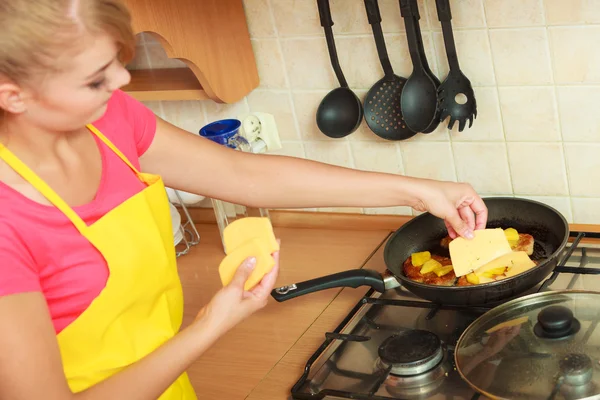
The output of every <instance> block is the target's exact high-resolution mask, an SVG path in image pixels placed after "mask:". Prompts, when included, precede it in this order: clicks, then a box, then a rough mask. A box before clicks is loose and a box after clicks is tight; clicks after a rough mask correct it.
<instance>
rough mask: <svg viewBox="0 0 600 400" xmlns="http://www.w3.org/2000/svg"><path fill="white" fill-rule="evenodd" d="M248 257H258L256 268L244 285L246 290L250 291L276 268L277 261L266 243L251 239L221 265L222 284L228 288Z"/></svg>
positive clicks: (230, 254)
mask: <svg viewBox="0 0 600 400" xmlns="http://www.w3.org/2000/svg"><path fill="white" fill-rule="evenodd" d="M248 257H256V267H255V268H254V271H252V274H250V277H249V278H248V280H247V281H246V283H245V285H244V290H250V289H252V288H253V287H254V286H256V284H257V283H259V282H260V281H261V279H262V278H263V277H264V276H265V274H267V273H268V272H269V271H271V269H273V267H274V266H275V259H274V258H273V256H271V252H270V251H269V248H268V247H267V245H265V243H264V242H263V241H262V240H260V239H250V240H248V241H246V242H245V243H244V244H242V245H241V246H239V247H237V248H236V249H235V250H232V251H231V252H230V253H229V254H228V255H227V256H226V257H225V258H224V259H223V260H222V261H221V264H220V265H219V275H220V276H221V283H223V286H227V285H228V284H229V283H230V282H231V280H232V279H233V276H234V275H235V273H236V271H237V269H238V268H239V267H240V265H241V264H242V263H243V262H244V260H246V259H247V258H248Z"/></svg>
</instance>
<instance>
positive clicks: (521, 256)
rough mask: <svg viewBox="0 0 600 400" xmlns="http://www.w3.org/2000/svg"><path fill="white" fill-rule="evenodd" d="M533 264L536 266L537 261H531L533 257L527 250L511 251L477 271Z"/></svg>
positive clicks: (528, 266)
mask: <svg viewBox="0 0 600 400" xmlns="http://www.w3.org/2000/svg"><path fill="white" fill-rule="evenodd" d="M532 266H535V263H534V262H533V261H531V258H529V256H528V255H527V253H526V252H524V251H511V252H510V253H507V254H504V255H501V256H500V257H498V258H496V259H494V260H492V261H490V262H489V263H487V264H485V265H484V266H482V267H480V268H478V269H477V270H476V271H475V273H476V274H478V275H479V274H482V273H484V272H487V271H489V270H492V269H496V268H502V267H506V268H508V269H509V270H511V269H513V268H531V267H532ZM513 275H514V274H513Z"/></svg>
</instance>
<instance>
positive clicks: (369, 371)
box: [292, 232, 600, 400]
mask: <svg viewBox="0 0 600 400" xmlns="http://www.w3.org/2000/svg"><path fill="white" fill-rule="evenodd" d="M570 237H571V240H570V243H569V245H567V247H566V248H565V250H564V252H563V254H562V255H561V257H560V258H559V260H560V262H559V263H558V266H557V267H556V268H555V270H554V272H553V273H552V274H551V275H550V276H549V277H548V278H547V279H546V280H545V281H543V282H541V283H540V284H539V285H538V286H536V287H535V288H532V289H531V290H529V291H528V292H526V293H522V294H521V295H520V296H524V295H527V294H532V293H535V292H540V291H549V290H564V289H574V290H599V288H600V244H598V243H600V242H596V243H593V242H588V240H587V239H600V233H592V232H571V233H570ZM386 242H387V238H386V240H385V241H384V242H383V243H382V244H381V245H380V246H379V247H378V248H377V249H376V250H375V251H374V252H373V254H372V255H371V256H370V257H369V258H368V259H367V260H366V262H365V263H364V264H363V266H362V268H365V269H375V270H378V271H383V270H384V269H385V263H384V259H383V250H384V248H385V243H386ZM583 275H586V276H585V279H584V276H583ZM344 290H355V289H344ZM358 290H360V289H358ZM507 301H508V300H507ZM490 309H491V306H486V307H462V306H444V305H439V304H434V303H431V302H429V301H426V300H423V299H421V298H419V297H417V296H415V295H414V294H412V293H410V292H408V291H406V290H404V289H402V288H401V287H400V288H396V289H390V290H387V291H386V292H385V293H377V292H375V291H374V290H372V289H371V290H369V291H368V292H366V294H365V295H364V297H362V298H361V299H360V301H359V302H358V303H357V304H356V305H355V306H354V308H353V309H352V310H350V312H349V314H348V316H347V317H346V318H345V319H344V320H343V321H342V322H341V323H340V325H339V326H338V327H337V328H336V329H335V330H334V331H333V332H326V333H325V340H324V342H323V344H322V345H321V346H320V347H319V348H318V349H317V351H316V352H315V353H314V354H313V355H312V357H311V358H310V359H309V360H308V362H307V363H306V368H305V372H304V374H303V375H302V376H301V377H300V379H299V380H298V381H297V382H296V384H295V385H294V386H293V388H292V398H293V399H298V400H304V399H311V400H312V399H364V400H366V399H368V400H384V399H385V400H388V399H406V400H409V399H411V400H412V399H453V400H461V399H482V400H483V399H487V398H486V397H484V396H480V395H479V394H478V393H476V392H475V391H474V390H473V389H472V388H471V387H470V386H469V385H468V384H467V383H466V382H465V381H464V380H463V379H462V378H461V376H460V374H459V372H458V371H457V370H456V368H455V365H454V349H455V346H456V343H457V341H458V339H459V337H460V336H461V334H462V333H463V331H464V330H465V329H466V328H467V327H468V326H469V325H470V324H471V323H472V322H473V321H475V320H476V319H477V318H478V317H479V316H481V315H482V314H483V313H485V312H486V311H488V310H490ZM596 325H597V324H593V325H592V327H590V328H589V329H595V328H596Z"/></svg>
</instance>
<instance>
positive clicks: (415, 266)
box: [404, 251, 456, 286]
mask: <svg viewBox="0 0 600 400" xmlns="http://www.w3.org/2000/svg"><path fill="white" fill-rule="evenodd" d="M404 274H405V275H406V276H407V277H408V278H409V279H412V280H413V281H416V282H421V283H427V284H430V285H437V286H453V285H454V282H456V275H454V269H453V268H452V261H450V258H448V257H442V256H437V255H431V254H430V253H429V252H428V251H424V252H421V253H414V254H413V255H412V256H411V257H409V258H408V259H407V260H406V261H405V262H404Z"/></svg>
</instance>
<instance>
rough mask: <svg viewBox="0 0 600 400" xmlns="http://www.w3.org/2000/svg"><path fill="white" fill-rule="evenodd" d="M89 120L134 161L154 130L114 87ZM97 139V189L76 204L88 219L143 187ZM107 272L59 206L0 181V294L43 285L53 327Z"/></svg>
mask: <svg viewBox="0 0 600 400" xmlns="http://www.w3.org/2000/svg"><path fill="white" fill-rule="evenodd" d="M93 124H94V125H95V126H96V127H97V128H98V129H99V130H100V131H101V132H102V133H104V135H106V137H108V139H109V140H110V141H111V142H113V143H114V144H115V145H116V146H117V147H118V148H119V150H121V152H123V153H124V154H125V156H126V157H127V158H128V159H129V160H130V161H131V162H132V163H133V165H134V166H135V167H136V168H139V160H138V159H139V157H140V156H141V155H142V154H144V152H145V151H146V150H147V149H148V147H150V144H151V142H152V139H153V138H154V134H155V131H156V117H155V116H154V114H153V113H152V111H150V110H149V109H148V108H146V107H145V106H144V105H143V104H142V103H140V102H138V101H136V100H135V99H133V98H131V97H130V96H128V95H127V94H125V93H123V92H121V91H116V92H115V93H114V94H113V96H112V98H111V100H110V101H109V103H108V107H107V110H106V113H105V114H104V116H103V117H102V118H101V119H100V120H98V121H96V122H94V123H93ZM90 135H92V133H91V132H90ZM96 143H97V145H98V147H99V149H100V153H101V155H102V163H103V168H102V178H101V182H100V186H99V189H98V192H97V194H96V197H95V198H94V200H93V201H92V202H91V203H88V204H85V205H83V206H80V207H75V208H74V210H75V212H77V214H79V216H80V217H81V218H82V219H83V220H84V221H85V222H86V223H88V224H92V223H94V222H95V221H96V220H98V219H99V218H100V217H101V216H103V215H104V214H105V213H107V212H108V211H110V210H111V209H112V208H114V207H115V206H117V205H118V204H120V203H122V202H123V201H125V200H126V199H128V198H129V197H131V196H132V195H134V194H135V193H137V192H139V191H140V190H141V189H142V188H143V185H142V183H141V182H140V181H139V180H138V179H137V177H136V176H135V175H134V174H133V172H132V171H131V169H130V168H129V167H128V166H127V165H126V164H125V163H124V162H123V161H122V160H121V159H119V158H118V157H117V156H116V155H115V154H114V153H113V152H112V151H111V150H110V149H109V148H108V147H106V146H105V145H104V144H103V143H102V142H101V141H100V140H99V139H97V138H96ZM107 278H108V267H107V265H106V263H105V262H104V259H103V258H102V257H101V256H100V254H99V253H98V252H97V251H96V249H95V248H94V247H93V246H92V245H91V244H90V243H89V242H88V241H87V240H86V239H85V238H84V237H83V236H81V235H80V234H79V232H78V231H77V230H76V229H75V227H74V226H73V225H72V224H71V222H70V221H69V220H68V219H67V218H66V217H65V216H64V215H63V214H62V213H61V212H60V211H59V210H58V209H56V208H54V207H53V206H45V205H42V204H38V203H36V202H34V201H32V200H29V199H28V198H26V197H24V196H22V195H21V194H20V193H18V192H17V191H15V190H13V189H12V188H10V187H8V186H7V185H5V184H4V183H2V182H0V296H7V295H11V294H16V293H23V292H41V293H43V295H44V297H45V298H46V302H47V303H48V309H49V311H50V316H51V318H52V322H53V323H54V327H55V330H56V332H57V333H58V332H60V331H61V330H62V329H63V328H64V327H66V326H67V325H69V324H70V323H71V322H72V321H74V320H75V319H76V318H77V317H78V316H79V315H80V314H81V313H82V312H83V311H84V310H85V309H86V308H87V307H88V306H89V304H90V303H91V302H92V301H93V300H94V298H96V296H97V295H98V294H99V293H100V291H101V290H102V289H103V288H104V286H105V284H106V280H107Z"/></svg>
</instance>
